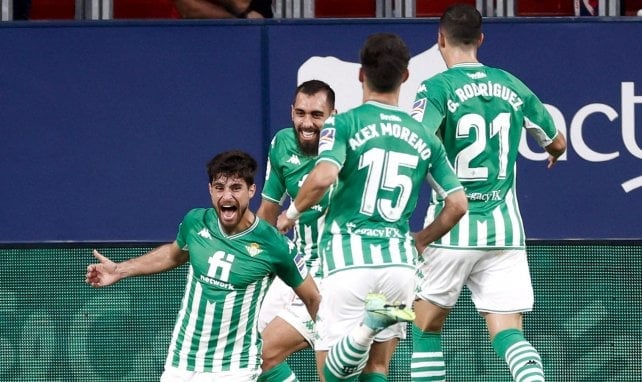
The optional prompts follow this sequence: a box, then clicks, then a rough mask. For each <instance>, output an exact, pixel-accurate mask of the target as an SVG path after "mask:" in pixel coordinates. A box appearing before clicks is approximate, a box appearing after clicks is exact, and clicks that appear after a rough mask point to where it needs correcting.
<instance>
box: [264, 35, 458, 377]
mask: <svg viewBox="0 0 642 382" xmlns="http://www.w3.org/2000/svg"><path fill="white" fill-rule="evenodd" d="M409 58H410V52H409V51H408V48H407V46H406V44H405V43H404V42H403V40H401V38H400V37H399V36H397V35H394V34H389V33H378V34H374V35H372V36H370V37H368V39H367V40H366V42H365V44H364V45H363V47H362V48H361V52H360V61H361V68H360V70H359V80H360V81H361V82H362V84H363V85H362V86H363V102H364V103H363V104H362V105H361V106H358V107H356V108H354V109H352V110H350V111H348V112H346V113H341V114H337V115H336V116H334V117H330V118H328V119H327V120H326V123H325V126H324V128H323V130H322V131H321V137H320V138H319V158H318V159H317V162H316V165H315V167H314V169H313V170H312V172H311V173H310V175H308V177H307V178H306V180H305V182H304V183H303V186H302V187H301V189H300V190H299V193H298V195H297V197H296V198H295V199H294V201H293V203H291V204H290V206H289V207H288V209H287V211H286V212H284V213H282V214H281V215H280V216H279V219H278V222H277V226H278V227H279V229H281V230H282V231H283V230H287V229H288V228H289V227H291V226H292V225H293V224H294V222H295V220H296V219H297V218H298V217H299V216H300V214H301V212H300V211H306V210H307V209H308V208H310V207H311V206H314V205H315V204H316V203H318V201H319V200H320V199H321V197H322V196H323V195H324V194H325V192H326V190H327V189H328V188H329V187H330V186H331V185H333V184H334V183H335V182H337V184H336V186H335V187H334V189H333V190H332V193H331V196H330V204H329V207H328V211H327V213H326V218H325V227H324V230H323V232H322V234H321V243H320V248H321V252H320V256H321V261H322V265H323V275H324V278H323V282H322V283H321V286H320V289H321V295H322V299H321V305H320V307H319V315H318V320H317V334H318V337H319V338H318V339H317V341H316V342H315V350H316V352H317V367H318V370H319V374H320V375H322V376H323V378H325V381H327V382H331V381H337V380H345V379H350V380H354V379H355V378H359V380H360V381H385V380H386V379H387V374H388V368H389V363H390V359H391V358H392V354H393V352H394V350H395V347H396V345H397V343H398V342H399V339H400V338H404V337H405V330H406V326H407V324H406V323H407V322H410V321H412V320H413V319H414V313H413V312H412V310H411V309H410V308H409V307H410V306H411V304H412V301H413V298H414V285H415V283H414V281H415V279H414V275H415V265H414V264H415V260H416V255H417V250H416V248H415V243H414V241H413V235H411V233H410V228H409V223H408V221H409V219H410V216H411V214H412V212H413V210H414V209H415V206H416V203H417V198H418V194H419V191H420V187H421V185H422V183H423V182H424V180H425V179H428V180H429V181H430V182H431V183H432V186H433V187H434V188H435V189H436V190H439V192H440V195H441V196H442V197H444V198H445V200H446V208H444V209H443V210H442V211H441V214H440V215H439V218H438V219H437V220H436V221H435V222H434V223H433V224H431V225H430V226H428V227H426V228H425V229H424V230H422V231H421V232H418V233H417V234H416V235H415V239H416V241H417V244H418V245H421V246H425V245H427V244H428V243H429V242H431V241H433V240H435V239H437V238H438V237H440V236H441V235H443V234H444V233H446V232H447V231H448V230H449V229H450V228H451V227H452V226H453V225H454V224H455V223H456V222H457V221H458V220H459V218H460V217H461V216H463V215H464V213H465V212H466V196H465V194H464V192H463V189H462V186H461V184H460V182H459V181H458V180H457V177H456V175H455V174H454V172H453V170H452V167H451V166H450V164H449V163H448V160H447V159H446V155H445V152H444V148H443V145H442V144H441V142H440V141H439V140H438V139H437V137H436V136H435V135H434V134H432V133H431V132H428V131H427V130H426V129H425V128H424V127H423V126H421V124H420V123H419V122H417V121H415V120H413V119H412V118H411V117H410V115H409V114H408V113H406V112H404V111H402V110H401V109H400V108H399V107H398V101H399V90H400V87H401V84H402V83H403V82H404V81H405V80H406V79H407V78H408V61H409ZM360 374H361V375H360Z"/></svg>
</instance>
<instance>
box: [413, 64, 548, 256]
mask: <svg viewBox="0 0 642 382" xmlns="http://www.w3.org/2000/svg"><path fill="white" fill-rule="evenodd" d="M412 116H413V117H414V118H415V119H416V120H418V121H421V122H422V123H423V124H424V126H426V128H428V129H430V130H431V131H436V132H437V135H438V136H440V137H441V139H442V140H443V143H444V147H445V148H446V152H447V154H448V159H449V160H450V161H451V163H452V165H453V167H454V168H455V172H456V173H457V176H458V177H459V180H460V181H461V183H462V184H463V185H464V188H465V190H466V196H467V197H468V203H469V204H468V207H469V212H468V214H467V215H466V216H464V218H462V220H461V221H460V222H459V224H457V226H455V227H454V228H453V229H452V230H451V231H450V233H449V234H447V235H445V236H444V237H443V238H441V239H440V240H437V241H435V242H434V243H433V244H432V245H434V246H444V247H475V248H524V242H525V240H524V227H523V223H522V218H521V216H520V212H519V206H518V203H517V195H516V193H515V172H516V161H517V155H518V147H519V142H520V139H521V136H522V128H526V130H527V131H528V132H529V133H530V135H532V136H533V137H534V138H535V139H536V141H537V142H538V144H539V145H540V146H542V147H544V146H547V145H548V144H550V143H551V142H552V140H553V139H554V138H555V136H556V135H557V130H556V129H555V125H554V123H553V119H552V118H551V116H550V114H549V113H548V111H547V110H546V108H545V107H544V105H543V104H542V102H541V101H540V100H539V99H538V98H537V96H536V95H535V94H534V93H533V92H532V91H531V90H530V89H528V87H526V85H524V83H522V82H521V81H520V80H519V79H517V78H516V77H514V76H513V75H511V74H510V73H508V72H506V71H504V70H501V69H496V68H491V67H488V66H485V65H482V64H480V63H470V64H459V65H454V66H453V67H451V68H450V69H448V70H446V71H445V72H442V73H439V74H437V75H435V76H433V77H431V78H429V79H428V80H426V81H424V82H423V83H422V84H421V85H420V86H419V89H418V90H417V95H416V98H415V103H414V105H413V111H412ZM442 208H443V199H442V198H441V197H440V196H439V195H438V194H433V198H432V202H431V206H430V208H429V210H428V213H427V216H426V224H428V223H429V222H431V221H432V220H433V218H434V216H435V215H436V214H437V213H438V212H439V211H440V210H441V209H442Z"/></svg>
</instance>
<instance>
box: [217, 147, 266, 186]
mask: <svg viewBox="0 0 642 382" xmlns="http://www.w3.org/2000/svg"><path fill="white" fill-rule="evenodd" d="M257 167H258V165H257V162H256V160H255V159H254V158H252V156H251V155H250V154H248V153H246V152H243V151H241V150H231V151H224V152H222V153H220V154H217V155H216V156H215V157H214V158H212V159H211V160H210V161H209V162H208V163H207V175H208V176H209V179H210V183H212V182H213V181H214V180H216V179H218V178H220V177H221V176H225V177H239V178H242V179H243V180H245V183H247V185H248V187H249V186H251V185H253V184H254V176H255V175H256V169H257Z"/></svg>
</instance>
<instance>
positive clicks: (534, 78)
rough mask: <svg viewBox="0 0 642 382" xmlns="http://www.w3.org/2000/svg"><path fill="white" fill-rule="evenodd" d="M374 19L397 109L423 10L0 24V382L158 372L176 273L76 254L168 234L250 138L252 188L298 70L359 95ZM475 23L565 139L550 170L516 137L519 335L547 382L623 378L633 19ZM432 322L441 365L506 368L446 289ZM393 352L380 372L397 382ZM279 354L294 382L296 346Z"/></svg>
mask: <svg viewBox="0 0 642 382" xmlns="http://www.w3.org/2000/svg"><path fill="white" fill-rule="evenodd" d="M379 31H388V32H395V33H398V34H399V35H401V36H402V37H403V38H404V39H405V40H406V42H407V43H408V45H409V47H410V49H411V51H412V54H413V61H412V62H411V79H410V80H409V83H408V84H406V85H404V88H402V100H401V106H402V107H404V108H408V107H409V106H408V105H409V104H410V103H411V102H412V98H413V93H414V90H415V89H416V86H417V84H418V81H420V80H421V79H423V78H424V77H426V76H429V75H432V74H434V73H436V72H438V71H440V70H443V68H444V66H443V61H441V59H440V58H439V56H438V53H437V51H436V50H435V47H434V42H435V39H436V34H437V24H436V20H432V19H416V20H402V19H400V20H395V19H388V20H348V19H342V20H269V21H255V22H249V21H248V22H238V21H201V22H193V21H185V22H175V21H166V22H165V21H158V22H119V21H113V22H73V23H58V22H24V23H21V22H12V23H0V174H1V175H2V183H0V380H2V381H154V380H158V376H159V375H160V371H161V370H162V366H163V361H164V354H165V351H166V348H167V341H168V339H169V334H170V332H171V327H172V323H173V321H174V318H175V314H176V311H177V309H178V304H179V300H180V296H181V294H182V287H183V284H184V277H185V274H186V272H185V269H184V267H183V268H179V269H177V270H175V271H172V272H169V273H167V274H163V275H157V276H152V277H145V278H140V279H134V280H127V281H125V282H123V283H121V284H119V285H116V286H114V287H112V288H106V289H101V290H94V289H91V288H89V287H88V286H86V285H85V284H84V283H83V277H84V269H85V267H86V264H87V263H88V262H90V261H92V259H91V255H90V252H91V248H92V247H98V248H100V249H102V250H104V251H105V253H106V254H107V255H108V256H110V257H112V258H114V259H115V260H121V259H125V258H128V257H131V256H136V255H138V254H141V253H143V252H144V251H145V250H148V249H149V248H151V247H152V246H153V245H156V244H158V243H162V242H167V241H171V240H173V239H174V237H175V234H176V229H177V226H178V223H179V222H180V220H181V218H182V217H183V215H184V213H185V212H186V211H187V210H189V209H191V208H193V207H196V206H208V205H209V203H210V202H209V197H208V194H207V176H206V173H205V163H206V162H207V160H208V159H210V158H211V156H213V155H214V154H215V153H217V152H219V151H222V150H227V149H231V148H242V149H244V150H246V151H248V152H250V153H252V154H253V155H254V156H255V157H256V158H257V160H259V163H260V164H261V170H260V173H259V175H258V176H257V183H258V185H259V189H260V187H261V186H262V177H263V174H262V172H263V171H264V166H263V162H264V160H265V159H264V158H265V157H266V153H267V147H268V144H269V141H270V138H271V136H272V135H273V134H274V133H275V132H276V131H278V130H279V129H281V128H286V127H288V126H289V116H290V103H291V101H292V96H293V90H294V87H295V86H296V85H297V84H298V83H299V82H301V81H303V80H305V79H309V78H312V77H318V78H321V79H324V80H327V81H329V82H331V84H332V85H333V86H334V87H335V88H336V89H337V91H338V98H337V106H338V108H339V111H342V110H345V109H347V108H349V107H351V106H353V105H355V104H357V103H359V102H360V98H359V97H360V93H359V92H360V89H359V84H358V82H357V81H356V70H357V69H358V65H357V64H356V63H357V62H358V50H359V48H360V46H361V44H362V43H363V41H364V39H365V38H366V37H367V36H368V35H369V34H371V33H374V32H379ZM484 32H485V35H486V40H485V42H484V46H483V49H482V50H481V52H480V58H481V60H482V61H483V62H484V63H486V64H487V65H491V66H498V67H502V68H505V69H507V70H509V71H511V72H512V73H514V74H515V75H517V76H518V77H520V78H521V79H522V80H523V81H524V82H525V83H526V84H527V85H528V86H529V87H531V89H533V90H534V91H535V92H536V93H537V94H538V95H539V96H540V98H541V99H542V101H543V102H544V103H545V104H546V105H547V106H548V108H549V110H550V111H551V113H552V114H553V116H554V118H555V120H556V124H557V125H558V127H559V128H560V129H561V130H563V131H564V132H565V133H566V136H567V138H568V142H569V151H568V154H567V155H566V156H565V157H564V158H563V160H562V162H561V163H559V164H558V165H557V166H556V167H555V168H554V169H553V170H547V169H546V165H545V160H544V158H545V154H543V151H542V150H541V149H540V148H537V147H536V146H535V145H534V144H533V142H532V141H531V140H529V139H525V140H524V141H523V144H522V147H520V153H521V156H520V159H519V161H518V173H519V175H518V176H519V178H518V184H517V187H518V193H519V197H520V203H521V208H522V215H523V217H524V220H525V223H526V230H527V236H528V237H529V238H530V240H529V242H528V248H529V258H530V261H531V264H532V269H531V271H532V274H533V281H534V285H535V293H536V311H535V312H534V313H532V314H530V315H528V316H527V318H526V331H527V335H529V337H531V338H532V339H533V342H534V343H535V345H536V346H538V347H539V348H540V350H541V351H542V354H543V357H544V359H545V363H546V365H547V373H548V376H549V380H551V381H560V382H562V381H564V382H565V381H580V380H581V381H595V382H598V381H599V382H603V381H641V380H642V377H641V376H642V362H640V354H642V335H641V332H642V276H641V275H642V240H641V239H642V223H641V222H640V216H641V215H642V127H641V126H642V70H640V62H642V44H640V38H641V37H642V19H640V18H637V19H636V18H629V19H626V20H624V19H618V20H614V19H608V18H590V19H566V18H560V19H496V20H488V21H487V23H486V26H485V31H484ZM426 191H427V190H426ZM425 202H426V198H425V197H424V198H422V199H421V200H420V206H419V207H418V208H417V213H416V216H415V217H414V218H413V221H412V222H411V224H412V226H413V228H419V227H420V226H421V221H422V215H423V210H424V208H425V206H424V205H425ZM258 203H259V200H258V197H256V198H255V200H254V201H253V205H254V206H255V207H256V206H258ZM575 239H580V240H575ZM159 295H162V296H166V297H167V298H165V299H158V298H157V297H158V296H159ZM448 325H449V326H448V328H447V331H446V337H445V339H444V343H445V347H446V354H447V356H446V357H447V362H448V365H449V366H448V368H449V369H448V371H449V375H450V377H449V380H451V381H480V382H481V381H488V382H501V381H509V380H510V377H509V376H508V374H507V371H506V370H505V368H504V366H503V364H502V363H501V361H500V360H498V359H497V357H496V356H495V355H494V353H493V351H492V349H491V348H490V345H489V344H488V342H487V340H486V337H485V333H484V331H483V321H482V320H481V318H480V317H479V316H478V315H477V314H476V313H475V312H474V308H473V307H472V306H471V304H470V301H469V299H467V295H465V296H464V298H463V299H462V301H461V303H460V304H459V305H458V306H457V308H456V309H455V311H454V313H453V317H452V320H451V321H449V323H448ZM409 351H410V349H409V344H408V342H404V343H402V345H401V347H400V349H399V350H398V353H397V354H396V356H395V361H394V364H393V370H392V376H391V380H393V381H407V380H409V377H408V365H409V354H410V353H409ZM290 361H291V362H292V365H293V367H294V368H295V369H296V370H297V372H299V373H300V374H301V375H302V377H301V380H303V381H312V380H314V378H315V377H314V375H313V373H312V363H311V354H309V352H307V353H305V352H304V353H303V354H301V355H299V356H297V357H294V358H293V359H291V360H290Z"/></svg>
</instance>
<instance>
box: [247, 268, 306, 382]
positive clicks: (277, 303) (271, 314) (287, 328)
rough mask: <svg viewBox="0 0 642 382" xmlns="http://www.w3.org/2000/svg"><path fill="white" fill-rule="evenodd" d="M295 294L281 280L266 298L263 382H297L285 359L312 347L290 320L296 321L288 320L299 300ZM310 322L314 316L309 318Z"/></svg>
mask: <svg viewBox="0 0 642 382" xmlns="http://www.w3.org/2000/svg"><path fill="white" fill-rule="evenodd" d="M295 296H296V295H295V294H294V291H292V288H290V287H288V286H287V285H286V284H285V283H284V282H283V281H281V279H279V278H277V279H275V280H274V282H273V283H272V285H271V286H270V289H269V290H268V293H267V294H266V296H265V299H264V301H263V305H262V307H261V312H260V314H259V331H261V336H262V338H263V349H262V352H261V358H262V361H263V362H262V365H261V369H262V374H261V377H260V378H259V380H260V381H265V382H268V381H269V382H272V381H278V382H282V381H290V382H292V381H297V378H296V376H295V375H294V373H293V372H292V370H291V369H290V366H289V365H288V364H287V362H285V359H286V358H287V357H288V356H289V355H290V354H292V353H294V352H296V351H298V350H301V349H304V348H306V347H307V346H309V344H308V342H307V341H306V338H305V337H304V336H303V334H301V333H300V332H299V331H298V330H297V328H298V325H292V324H290V322H289V321H292V320H296V318H292V317H288V318H287V320H286V319H284V318H283V317H282V316H285V315H286V314H284V312H286V313H287V312H288V307H289V305H290V304H292V302H293V300H294V299H295ZM305 314H306V316H307V320H310V318H309V317H310V316H309V315H307V312H306V313H305Z"/></svg>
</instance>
